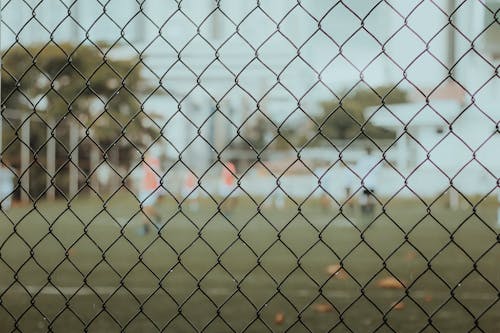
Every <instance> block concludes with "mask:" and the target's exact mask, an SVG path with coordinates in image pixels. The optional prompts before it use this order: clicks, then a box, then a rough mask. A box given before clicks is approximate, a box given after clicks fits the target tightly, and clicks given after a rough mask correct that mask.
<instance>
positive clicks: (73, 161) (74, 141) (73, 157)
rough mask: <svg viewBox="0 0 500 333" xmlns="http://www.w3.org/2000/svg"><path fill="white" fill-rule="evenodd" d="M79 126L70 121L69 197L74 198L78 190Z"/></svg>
mask: <svg viewBox="0 0 500 333" xmlns="http://www.w3.org/2000/svg"><path fill="white" fill-rule="evenodd" d="M78 137H79V135H78V126H77V124H76V122H74V121H72V122H70V123H69V148H70V156H69V160H70V164H69V197H70V198H72V197H74V196H75V195H76V193H77V191H78Z"/></svg>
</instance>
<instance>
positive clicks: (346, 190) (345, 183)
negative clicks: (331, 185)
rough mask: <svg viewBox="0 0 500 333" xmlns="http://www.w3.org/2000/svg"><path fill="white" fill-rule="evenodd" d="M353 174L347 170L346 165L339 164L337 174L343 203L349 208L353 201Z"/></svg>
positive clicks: (351, 206)
mask: <svg viewBox="0 0 500 333" xmlns="http://www.w3.org/2000/svg"><path fill="white" fill-rule="evenodd" d="M354 180H355V179H354V175H353V174H352V171H351V170H349V168H347V167H346V166H340V175H339V186H341V187H342V190H343V195H344V204H347V206H348V207H349V208H351V209H352V208H353V206H354V202H353V199H352V198H351V196H352V193H353V187H354Z"/></svg>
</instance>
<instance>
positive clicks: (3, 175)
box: [0, 163, 16, 211]
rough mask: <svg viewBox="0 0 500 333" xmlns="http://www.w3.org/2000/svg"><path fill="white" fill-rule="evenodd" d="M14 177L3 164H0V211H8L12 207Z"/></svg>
mask: <svg viewBox="0 0 500 333" xmlns="http://www.w3.org/2000/svg"><path fill="white" fill-rule="evenodd" d="M15 177H16V175H15V174H14V173H13V172H12V171H11V170H9V169H8V168H7V167H6V166H5V165H4V164H3V163H2V164H0V203H1V208H2V210H4V211H5V210H9V209H10V208H11V206H12V192H14V178H15Z"/></svg>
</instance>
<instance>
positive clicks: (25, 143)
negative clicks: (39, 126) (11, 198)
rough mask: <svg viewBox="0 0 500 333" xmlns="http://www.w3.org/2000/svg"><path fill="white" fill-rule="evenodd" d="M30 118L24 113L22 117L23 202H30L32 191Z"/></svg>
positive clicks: (21, 180)
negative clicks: (30, 191) (30, 192)
mask: <svg viewBox="0 0 500 333" xmlns="http://www.w3.org/2000/svg"><path fill="white" fill-rule="evenodd" d="M29 164H30V117H29V114H28V113H27V112H26V113H23V115H22V117H21V170H20V171H19V178H20V179H19V180H20V182H21V187H22V190H21V201H22V202H27V201H28V200H29V190H30V174H29Z"/></svg>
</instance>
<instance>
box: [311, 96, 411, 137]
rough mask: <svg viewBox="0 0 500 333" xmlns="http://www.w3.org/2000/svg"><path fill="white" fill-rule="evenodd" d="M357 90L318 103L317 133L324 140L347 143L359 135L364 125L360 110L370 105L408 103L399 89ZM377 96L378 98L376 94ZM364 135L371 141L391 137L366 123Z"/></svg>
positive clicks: (382, 130)
mask: <svg viewBox="0 0 500 333" xmlns="http://www.w3.org/2000/svg"><path fill="white" fill-rule="evenodd" d="M374 90H375V91H376V92H377V93H374V92H373V91H372V90H370V89H358V90H356V91H354V92H353V93H351V94H349V95H348V96H347V97H345V98H344V99H343V100H342V101H341V102H339V101H338V100H331V101H325V102H323V103H321V106H322V108H323V112H322V113H321V114H320V115H319V116H318V117H316V119H315V120H316V121H317V122H318V123H319V124H322V126H321V131H322V133H323V134H324V135H325V136H326V137H327V138H328V139H331V140H333V139H341V140H348V139H352V138H354V137H356V136H357V135H359V134H360V131H361V126H360V125H362V124H363V123H364V122H365V116H364V114H363V112H364V110H365V109H366V108H368V107H370V106H378V105H382V99H383V100H384V104H394V103H404V102H407V101H408V97H407V93H406V91H404V90H401V89H397V88H396V89H394V88H393V87H389V86H385V87H378V88H375V89H374ZM377 94H378V95H377ZM364 133H365V134H366V135H368V136H370V137H371V138H373V139H384V138H393V137H394V133H392V132H391V131H389V130H386V129H384V128H380V127H376V126H373V125H372V124H367V125H366V127H365V130H364Z"/></svg>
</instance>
